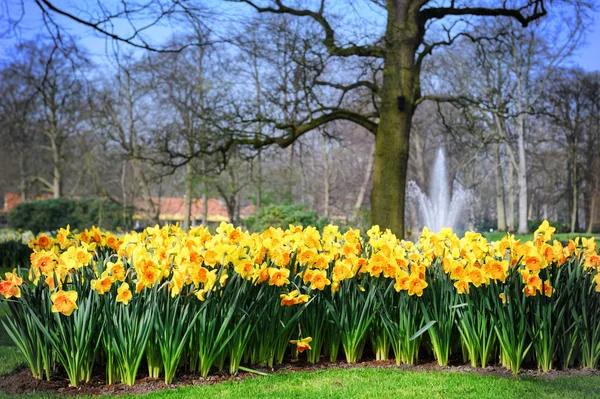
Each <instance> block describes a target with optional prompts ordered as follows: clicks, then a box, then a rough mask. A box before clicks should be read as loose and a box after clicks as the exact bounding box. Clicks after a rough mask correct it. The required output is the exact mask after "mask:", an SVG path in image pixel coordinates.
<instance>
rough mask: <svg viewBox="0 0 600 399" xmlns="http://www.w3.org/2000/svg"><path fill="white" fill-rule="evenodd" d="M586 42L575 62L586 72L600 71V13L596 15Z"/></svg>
mask: <svg viewBox="0 0 600 399" xmlns="http://www.w3.org/2000/svg"><path fill="white" fill-rule="evenodd" d="M586 42H587V44H585V46H583V47H582V48H581V49H580V50H579V51H578V54H576V55H575V57H574V59H573V61H575V62H577V63H578V64H579V65H581V67H582V68H583V69H585V70H588V71H600V13H596V15H595V19H594V23H593V24H592V25H591V26H590V30H589V31H588V34H587V37H586Z"/></svg>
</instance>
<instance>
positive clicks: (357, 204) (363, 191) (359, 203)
mask: <svg viewBox="0 0 600 399" xmlns="http://www.w3.org/2000/svg"><path fill="white" fill-rule="evenodd" d="M374 151H375V144H374V143H373V145H371V147H370V149H369V152H368V154H369V155H368V161H367V168H366V169H365V175H364V177H363V181H362V184H361V185H360V189H359V191H358V195H357V196H356V202H355V203H354V210H353V211H352V220H351V221H352V223H356V222H357V221H358V215H359V212H360V207H361V206H362V204H363V202H364V201H365V194H366V192H367V188H368V186H369V181H370V180H371V175H372V174H373V164H374V161H375V157H374V156H373V152H374Z"/></svg>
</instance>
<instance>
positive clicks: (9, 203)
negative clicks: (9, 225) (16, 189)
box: [4, 193, 21, 211]
mask: <svg viewBox="0 0 600 399" xmlns="http://www.w3.org/2000/svg"><path fill="white" fill-rule="evenodd" d="M20 203H21V196H20V195H19V194H17V193H6V194H4V210H5V211H10V210H12V209H13V208H14V207H15V206H17V205H19V204H20Z"/></svg>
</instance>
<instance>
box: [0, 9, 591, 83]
mask: <svg viewBox="0 0 600 399" xmlns="http://www.w3.org/2000/svg"><path fill="white" fill-rule="evenodd" d="M55 3H56V4H58V5H60V6H66V7H67V8H70V9H71V7H73V6H74V4H77V6H80V5H82V4H85V2H79V1H78V2H76V3H73V2H72V1H69V0H57V1H55ZM219 3H220V2H215V3H213V4H219ZM24 4H25V11H26V13H25V17H24V19H23V21H21V24H20V26H19V30H20V32H19V38H21V39H30V38H33V37H35V36H36V35H37V34H44V33H46V32H45V28H44V26H43V22H42V18H41V14H40V10H39V9H38V8H37V6H36V5H35V4H34V2H33V1H32V0H29V1H28V0H25V2H24ZM221 4H222V3H221ZM8 5H9V6H8V10H7V9H2V10H0V21H1V20H2V19H3V17H4V16H5V15H3V14H5V13H6V12H7V11H9V10H10V11H9V12H11V11H12V12H11V14H17V13H18V12H19V10H20V6H19V5H20V0H19V1H18V0H8ZM217 7H218V6H217ZM11 8H12V9H11ZM14 16H15V15H13V17H14ZM57 21H58V22H59V23H61V25H63V26H65V27H68V29H69V32H70V33H72V34H74V35H76V36H78V37H79V38H81V43H82V44H83V45H84V46H85V47H86V49H87V50H88V51H89V52H90V54H91V55H92V57H93V58H95V59H96V61H99V62H102V61H105V59H104V60H102V58H104V57H105V55H106V53H107V52H108V53H112V50H113V48H112V45H111V43H110V41H109V40H105V39H104V38H101V37H99V36H98V34H96V33H95V32H94V31H92V30H91V29H90V28H87V27H83V26H81V25H78V24H75V23H73V22H71V21H70V20H66V19H64V18H61V17H57ZM158 32H159V33H158V34H157V35H156V36H158V37H157V40H156V42H160V38H161V37H165V36H170V32H167V30H165V28H162V29H161V31H158ZM15 43H16V39H15V38H14V37H13V38H2V39H0V58H4V59H6V58H9V57H10V55H11V54H10V52H11V50H12V47H13V46H14V44H15ZM126 47H127V46H121V50H126ZM571 61H572V63H573V64H576V65H577V64H578V65H580V66H581V67H582V68H583V69H585V70H587V71H600V12H597V13H595V15H594V19H593V22H592V23H591V24H590V26H589V28H588V31H587V34H586V38H585V43H584V44H582V45H581V46H580V47H579V49H577V52H576V53H575V54H574V55H573V57H572V59H571Z"/></svg>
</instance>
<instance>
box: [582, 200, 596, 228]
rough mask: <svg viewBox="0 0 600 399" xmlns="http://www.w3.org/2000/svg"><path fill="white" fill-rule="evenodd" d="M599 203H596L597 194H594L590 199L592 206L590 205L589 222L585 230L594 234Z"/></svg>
mask: <svg viewBox="0 0 600 399" xmlns="http://www.w3.org/2000/svg"><path fill="white" fill-rule="evenodd" d="M597 206H598V204H597V203H596V196H595V195H592V198H591V199H590V207H589V211H588V212H589V216H588V224H587V228H586V230H585V232H586V233H587V234H592V230H593V228H594V223H595V222H596V207H597Z"/></svg>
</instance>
